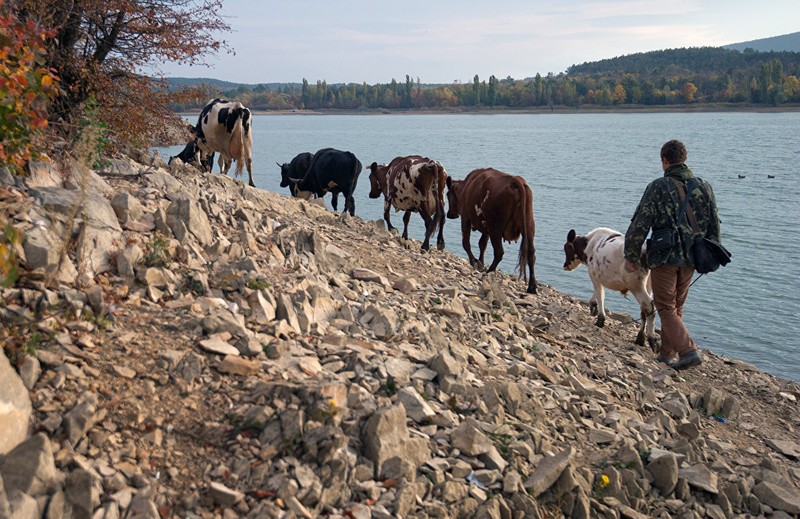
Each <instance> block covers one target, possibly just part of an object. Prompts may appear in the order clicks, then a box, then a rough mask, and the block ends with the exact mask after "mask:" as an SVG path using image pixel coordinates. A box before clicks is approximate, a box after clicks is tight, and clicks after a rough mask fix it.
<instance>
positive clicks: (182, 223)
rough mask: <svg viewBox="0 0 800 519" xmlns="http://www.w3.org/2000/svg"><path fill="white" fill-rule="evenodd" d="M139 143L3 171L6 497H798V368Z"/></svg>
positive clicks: (1, 454) (10, 513)
mask: <svg viewBox="0 0 800 519" xmlns="http://www.w3.org/2000/svg"><path fill="white" fill-rule="evenodd" d="M132 157H133V158H130V157H126V156H122V157H117V158H114V159H113V160H111V161H110V164H111V166H109V167H107V168H106V169H104V170H99V171H96V172H88V171H87V170H86V169H85V168H79V167H77V166H74V165H73V167H72V169H70V170H69V171H68V172H67V174H60V173H59V171H57V170H56V168H54V166H52V165H50V164H48V163H38V164H36V165H35V167H33V168H32V176H31V177H30V178H26V179H22V178H18V177H12V176H11V175H9V174H8V172H7V171H0V209H2V212H3V214H4V215H5V216H6V218H7V219H8V220H9V221H10V223H12V224H14V225H15V226H16V227H17V228H19V229H20V230H21V231H23V232H24V233H25V234H26V236H27V239H26V240H25V242H24V243H23V244H22V245H21V247H19V250H18V253H19V254H20V256H21V258H22V260H23V262H24V265H25V271H24V272H23V275H22V277H21V279H20V280H19V281H18V282H17V283H16V284H15V285H14V286H12V287H9V288H5V289H0V301H2V305H0V323H2V326H3V327H4V329H5V330H6V331H4V332H3V335H0V338H2V340H3V341H4V348H5V353H6V354H7V355H8V356H9V357H11V360H12V363H11V364H9V362H8V361H7V360H6V358H5V356H4V355H0V425H2V427H3V429H2V438H0V448H2V450H0V478H2V482H1V483H0V517H13V518H28V517H47V518H61V517H92V518H97V519H101V518H108V519H113V518H119V517H129V518H133V517H136V518H154V519H155V518H158V517H162V518H166V517H190V518H194V517H200V518H220V517H221V518H230V517H253V518H262V517H267V518H269V517H274V518H294V517H298V518H311V517H319V516H324V517H334V518H335V517H349V518H370V517H373V518H390V517H441V518H450V517H453V518H455V517H480V518H484V517H488V518H523V517H524V518H537V517H541V518H545V517H570V518H589V517H601V518H602V517H606V518H620V517H624V518H639V517H658V518H672V517H674V518H702V517H710V518H731V517H742V518H743V517H772V518H785V517H798V516H800V490H798V489H799V487H798V482H799V481H800V461H798V456H799V455H800V433H799V432H798V428H799V427H800V411H799V410H798V403H797V398H798V397H800V388H799V387H798V385H797V384H796V383H794V382H790V381H786V380H782V379H779V378H776V377H773V376H770V375H767V374H765V373H762V372H760V371H758V370H757V369H756V368H754V367H752V366H750V365H747V364H746V363H743V362H740V361H734V360H730V359H725V358H722V357H719V356H717V355H715V354H714V353H713V352H710V351H709V352H706V353H707V354H706V361H705V362H704V363H703V365H702V366H700V367H699V368H696V369H693V370H689V371H687V372H682V373H676V372H674V371H672V370H671V369H669V368H665V367H663V365H659V364H657V363H656V362H655V360H654V358H653V354H652V353H651V352H650V351H649V349H643V348H639V347H637V346H635V345H634V344H633V340H634V337H635V334H636V331H637V329H636V325H635V324H634V323H632V322H631V319H630V317H628V316H625V315H615V316H613V317H615V318H616V319H609V321H608V322H607V323H606V327H605V328H603V329H599V328H596V327H595V326H593V324H592V323H593V320H592V318H591V317H590V316H589V312H588V309H587V307H586V305H585V304H584V303H582V302H580V301H578V300H576V299H575V298H572V297H570V296H567V295H565V294H561V293H559V292H557V291H555V290H553V289H552V288H550V287H548V286H546V285H542V286H541V287H540V293H539V294H538V295H528V294H525V293H524V289H525V285H524V283H522V282H521V281H519V280H518V279H516V278H515V277H509V276H506V275H503V274H501V273H494V274H490V275H486V274H482V273H480V272H477V271H475V270H473V269H472V268H470V266H469V265H468V263H467V262H466V261H465V260H463V259H461V258H458V257H456V256H455V255H453V254H452V253H450V252H448V251H445V252H441V251H436V250H434V251H431V252H429V253H425V254H423V253H421V252H420V247H419V246H416V245H413V244H412V243H409V242H405V241H404V240H402V239H401V238H399V237H398V236H397V235H396V234H390V233H388V232H386V231H385V229H384V227H383V223H382V222H380V221H377V222H372V221H363V220H361V219H360V218H358V217H355V218H354V217H350V216H347V215H339V214H336V213H332V212H329V211H327V210H326V209H325V208H324V207H322V205H321V204H319V203H318V202H316V203H308V202H305V201H301V200H297V199H291V198H287V197H284V196H280V195H278V194H274V193H269V192H265V191H260V190H257V189H253V188H250V187H247V186H245V185H244V184H243V183H242V182H240V181H237V180H234V179H231V178H227V177H223V176H219V175H208V174H201V173H199V172H197V171H196V170H194V169H192V168H191V167H189V166H173V167H172V168H171V169H165V166H164V164H163V161H162V160H161V159H160V158H159V157H157V156H156V157H149V156H147V154H146V153H145V154H142V153H134V154H132ZM134 158H135V159H136V160H134ZM62 178H67V179H69V180H68V181H67V182H65V181H63V180H61V179H62ZM80 186H87V187H86V190H85V191H81V187H80ZM537 216H538V218H539V220H540V222H538V223H539V224H540V225H554V224H555V223H553V222H548V221H547V217H546V215H537ZM539 261H540V262H542V261H553V258H547V257H544V256H542V255H540V257H539ZM12 329H13V330H16V331H15V332H14V333H12ZM15 334H16V335H15ZM20 337H22V338H20ZM33 337H36V339H35V340H34V339H33ZM21 341H22V342H24V343H21ZM12 365H13V367H12ZM14 368H16V372H15V371H14ZM28 417H30V418H28ZM6 424H12V425H13V427H12V428H13V429H14V431H13V435H12V434H11V433H10V432H9V433H7V431H10V429H7V427H9V426H8V425H6Z"/></svg>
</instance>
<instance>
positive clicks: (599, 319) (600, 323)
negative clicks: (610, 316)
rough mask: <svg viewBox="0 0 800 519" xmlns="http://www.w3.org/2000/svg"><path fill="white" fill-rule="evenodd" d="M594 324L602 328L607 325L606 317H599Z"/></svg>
mask: <svg viewBox="0 0 800 519" xmlns="http://www.w3.org/2000/svg"><path fill="white" fill-rule="evenodd" d="M594 325H595V326H597V327H598V328H602V327H604V326H605V325H606V320H605V319H601V318H599V317H598V318H597V321H595V323H594Z"/></svg>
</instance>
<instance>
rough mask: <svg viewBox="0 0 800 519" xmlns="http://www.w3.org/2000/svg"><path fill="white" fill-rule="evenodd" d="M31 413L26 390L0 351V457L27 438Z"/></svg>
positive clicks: (2, 351) (3, 351)
mask: <svg viewBox="0 0 800 519" xmlns="http://www.w3.org/2000/svg"><path fill="white" fill-rule="evenodd" d="M32 413H33V408H32V406H31V398H30V396H29V394H28V390H27V389H26V387H25V384H24V383H23V381H22V379H20V377H19V375H17V372H16V371H14V368H13V367H12V366H11V363H10V362H8V359H7V358H6V355H5V350H2V349H0V431H3V434H0V455H2V454H5V453H6V452H9V451H10V450H12V449H13V448H14V447H16V446H17V445H19V444H20V443H22V442H23V441H24V440H25V439H26V438H27V437H28V435H29V434H30V429H31V416H32Z"/></svg>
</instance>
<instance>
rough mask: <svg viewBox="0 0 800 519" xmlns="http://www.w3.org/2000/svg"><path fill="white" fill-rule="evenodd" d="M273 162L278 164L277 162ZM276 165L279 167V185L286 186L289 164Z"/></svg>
mask: <svg viewBox="0 0 800 519" xmlns="http://www.w3.org/2000/svg"><path fill="white" fill-rule="evenodd" d="M275 164H278V163H277V162H276V163H275ZM278 167H279V168H281V187H286V186H288V185H289V180H290V179H289V164H286V163H283V164H278Z"/></svg>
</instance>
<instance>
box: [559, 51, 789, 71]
mask: <svg viewBox="0 0 800 519" xmlns="http://www.w3.org/2000/svg"><path fill="white" fill-rule="evenodd" d="M773 59H778V60H780V61H781V63H782V64H783V67H784V71H785V72H786V73H788V74H795V73H796V72H797V70H798V67H799V66H800V54H799V53H797V52H787V51H781V52H776V51H769V52H739V51H736V50H731V49H726V48H722V47H692V48H681V49H667V50H657V51H651V52H640V53H636V54H629V55H627V56H619V57H616V58H610V59H604V60H600V61H593V62H590V63H583V64H581V65H573V66H571V67H570V68H569V69H567V74H568V75H572V76H574V75H578V74H603V75H607V76H614V75H620V74H626V73H628V74H630V73H633V74H639V75H641V76H643V77H652V76H663V75H665V74H667V75H670V74H671V75H679V76H684V77H685V76H687V75H691V74H708V73H712V74H713V73H723V74H725V73H731V72H732V71H734V70H738V71H745V70H748V71H751V70H754V69H757V68H758V67H760V66H761V65H762V64H763V63H765V62H767V61H769V60H773Z"/></svg>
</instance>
